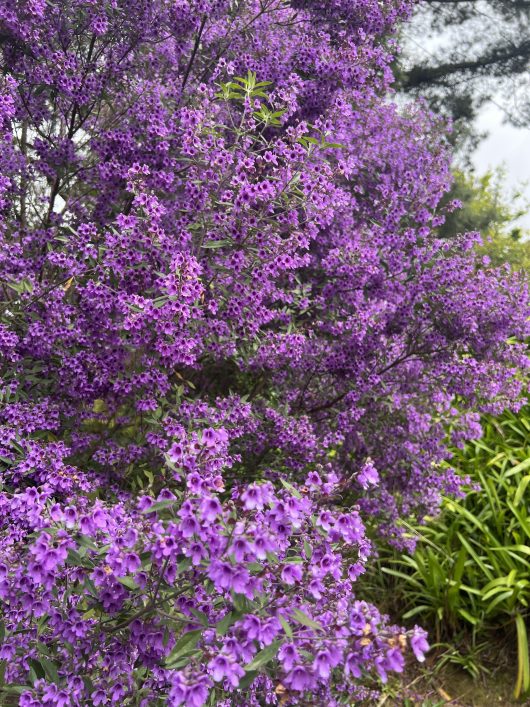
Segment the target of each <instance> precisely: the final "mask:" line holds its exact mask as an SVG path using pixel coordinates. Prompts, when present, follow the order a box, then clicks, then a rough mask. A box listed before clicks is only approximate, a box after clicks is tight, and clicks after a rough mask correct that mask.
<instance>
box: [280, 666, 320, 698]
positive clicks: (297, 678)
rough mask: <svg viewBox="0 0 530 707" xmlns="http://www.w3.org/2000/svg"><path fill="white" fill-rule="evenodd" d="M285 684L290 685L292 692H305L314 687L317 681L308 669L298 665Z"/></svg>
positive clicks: (289, 674) (287, 677)
mask: <svg viewBox="0 0 530 707" xmlns="http://www.w3.org/2000/svg"><path fill="white" fill-rule="evenodd" d="M285 682H286V683H287V685H289V687H290V688H291V690H296V691H297V692H304V690H309V689H311V688H312V687H313V685H314V684H315V679H314V677H313V675H312V674H311V672H310V671H309V669H308V668H305V667H304V666H302V665H297V666H296V667H295V668H293V669H292V670H291V671H290V672H289V673H288V675H287V676H286V678H285Z"/></svg>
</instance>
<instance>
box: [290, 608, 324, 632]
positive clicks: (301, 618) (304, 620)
mask: <svg viewBox="0 0 530 707" xmlns="http://www.w3.org/2000/svg"><path fill="white" fill-rule="evenodd" d="M293 617H294V618H295V619H296V621H298V623H300V624H302V625H303V626H307V627H308V628H314V629H315V630H317V631H323V630H324V629H323V628H322V626H321V625H320V624H318V623H317V622H316V621H313V619H310V618H309V616H307V615H306V614H304V612H303V611H300V609H293Z"/></svg>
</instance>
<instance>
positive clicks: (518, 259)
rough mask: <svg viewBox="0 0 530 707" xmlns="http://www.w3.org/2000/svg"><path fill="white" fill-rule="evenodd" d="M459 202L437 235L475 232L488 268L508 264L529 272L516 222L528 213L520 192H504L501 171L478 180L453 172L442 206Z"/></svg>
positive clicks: (526, 246) (529, 255) (528, 255)
mask: <svg viewBox="0 0 530 707" xmlns="http://www.w3.org/2000/svg"><path fill="white" fill-rule="evenodd" d="M452 201H457V202H460V204H461V206H460V208H457V209H455V210H453V211H451V210H449V211H448V213H446V217H445V222H444V223H443V225H442V226H440V229H439V232H440V234H441V236H442V237H444V238H454V237H455V236H456V235H457V234H458V233H465V232H468V231H479V232H480V234H481V235H482V238H483V244H482V245H481V246H479V247H478V250H479V252H480V253H482V254H483V255H487V256H488V258H489V261H488V263H487V264H488V265H492V266H499V265H502V264H504V263H509V265H510V266H511V268H512V269H513V270H517V271H525V272H528V271H529V270H530V241H529V240H528V234H527V233H526V231H525V229H523V228H521V227H520V226H518V225H517V219H518V218H519V217H521V216H522V215H523V214H525V213H526V212H527V210H528V204H527V203H526V202H525V199H524V197H523V196H522V194H521V193H520V192H517V191H514V192H513V193H507V192H506V187H505V175H504V173H503V171H502V170H496V171H490V172H487V173H486V174H484V175H483V176H481V177H477V176H475V175H474V174H473V173H470V172H465V171H463V170H460V169H455V171H454V181H453V184H452V186H451V190H450V191H449V192H448V193H447V194H446V195H445V196H444V198H443V199H442V205H443V206H446V205H448V204H450V203H451V202H452Z"/></svg>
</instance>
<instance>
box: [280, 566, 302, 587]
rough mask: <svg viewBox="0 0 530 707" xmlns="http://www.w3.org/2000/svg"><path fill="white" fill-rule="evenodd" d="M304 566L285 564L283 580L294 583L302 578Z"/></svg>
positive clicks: (290, 583) (286, 582)
mask: <svg viewBox="0 0 530 707" xmlns="http://www.w3.org/2000/svg"><path fill="white" fill-rule="evenodd" d="M302 575H303V571H302V567H301V566H300V565H298V564H289V565H284V566H283V569H282V580H283V581H284V582H285V584H289V585H293V584H296V583H297V582H300V581H301V580H302Z"/></svg>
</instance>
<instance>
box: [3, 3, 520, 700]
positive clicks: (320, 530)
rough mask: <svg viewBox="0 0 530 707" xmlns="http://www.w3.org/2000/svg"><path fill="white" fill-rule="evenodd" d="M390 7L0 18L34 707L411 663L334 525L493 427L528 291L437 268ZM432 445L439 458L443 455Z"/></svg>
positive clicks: (21, 549)
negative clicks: (485, 423)
mask: <svg viewBox="0 0 530 707" xmlns="http://www.w3.org/2000/svg"><path fill="white" fill-rule="evenodd" d="M411 4H412V3H411V2H403V1H398V0H393V1H388V2H384V3H382V2H377V0H329V1H328V2H326V3H323V2H313V1H312V0H292V1H290V2H289V1H287V0H150V1H149V2H142V1H141V0H105V1H101V0H98V1H95V0H69V1H68V2H66V1H65V0H5V1H4V2H2V3H1V5H0V50H1V58H0V63H1V66H2V77H1V78H0V82H1V83H0V137H1V141H2V149H1V150H0V174H1V176H0V239H1V246H0V270H1V274H0V279H1V282H2V293H1V297H2V301H1V303H0V307H1V309H0V363H1V366H2V384H1V386H2V387H1V390H0V447H1V449H0V465H1V472H0V473H1V477H0V481H1V484H2V486H1V492H0V512H1V520H0V537H1V545H0V616H1V618H2V626H3V640H2V645H1V647H0V660H3V661H5V662H4V682H5V685H6V688H5V689H6V691H7V692H12V693H13V694H14V695H15V701H17V700H18V701H19V703H20V704H21V705H25V706H26V707H30V706H31V707H36V706H37V705H57V706H58V707H63V706H66V705H105V704H128V705H142V706H143V707H146V706H147V705H160V704H169V705H180V704H185V705H190V706H192V707H200V705H203V704H206V703H207V702H208V704H226V705H235V704H241V705H259V704H282V705H287V704H301V701H302V700H305V702H304V704H317V705H324V704H325V705H333V704H339V703H347V704H352V703H355V701H356V700H359V701H360V700H362V699H364V698H366V697H367V695H368V692H367V689H366V688H365V687H363V685H366V682H365V678H366V676H367V675H369V674H370V673H373V674H377V675H379V677H380V678H382V679H383V680H386V676H387V673H388V672H389V671H393V670H398V671H399V670H401V669H402V668H403V664H404V655H405V653H406V651H407V647H408V646H410V648H411V650H412V651H413V652H414V653H415V654H416V656H417V657H418V658H419V659H420V660H421V659H422V658H423V654H424V652H425V650H426V649H427V644H426V641H425V636H424V633H423V632H422V631H421V629H415V630H414V631H412V632H404V631H402V630H401V629H399V627H394V626H390V625H388V624H387V622H386V621H385V617H382V616H381V615H380V614H379V613H378V611H377V609H376V608H375V607H373V606H371V605H369V604H367V603H365V602H362V601H359V600H358V599H357V598H356V595H355V582H356V579H357V578H358V576H359V574H360V573H362V571H363V568H364V566H365V565H366V562H367V561H369V556H370V543H369V541H368V540H367V537H366V533H365V525H366V522H367V521H369V522H370V523H371V524H372V525H374V526H377V527H378V529H379V531H380V532H381V533H384V534H386V535H388V536H390V537H392V538H394V539H395V540H399V537H398V536H399V529H398V527H397V524H396V521H397V520H398V519H399V517H400V516H401V515H403V514H409V513H416V514H418V515H419V516H421V515H422V514H424V513H426V512H428V511H431V510H432V509H433V508H435V507H436V504H437V502H438V497H439V494H440V493H441V492H446V491H449V492H454V491H456V490H457V487H458V482H457V478H456V476H454V475H452V474H451V472H449V471H448V470H447V468H446V466H441V465H439V462H440V461H441V460H442V459H443V458H444V456H445V455H446V447H447V444H448V443H449V442H450V441H452V442H455V441H456V442H458V441H459V440H461V439H464V438H465V437H466V436H467V435H469V434H471V433H473V432H475V431H476V426H477V415H476V413H471V412H469V411H470V410H471V409H472V408H473V409H475V410H478V409H488V410H491V411H495V410H498V409H502V408H503V407H505V406H506V405H508V404H515V401H516V398H517V395H518V393H519V390H520V387H521V385H522V382H521V381H522V375H521V371H522V370H523V369H524V368H525V366H526V364H527V361H526V357H525V351H524V347H523V346H522V344H519V343H517V342H519V341H522V340H523V339H524V337H525V336H526V335H527V334H528V330H527V323H526V319H527V316H528V308H527V304H526V303H527V301H528V298H527V295H526V292H525V291H524V289H523V286H522V285H521V284H519V283H518V282H517V281H516V280H515V279H514V278H513V277H510V278H508V273H507V272H505V271H502V270H493V269H488V268H487V267H484V266H483V265H482V264H481V263H477V262H475V256H474V255H473V252H472V250H471V246H472V244H473V241H474V239H475V238H474V236H470V235H467V236H461V237H458V238H456V239H454V240H452V241H442V240H440V239H439V238H438V237H437V235H436V228H437V226H439V225H440V224H441V223H442V221H443V214H442V213H440V211H439V209H438V208H437V205H438V203H439V201H440V199H441V197H442V195H443V194H444V192H445V191H446V190H447V189H448V186H449V183H450V177H449V170H448V156H447V155H446V148H445V142H444V136H443V126H441V125H440V124H439V123H438V122H437V121H436V120H435V119H434V118H433V117H432V116H430V115H429V114H426V113H424V112H423V111H422V110H421V108H419V107H409V108H407V109H406V110H401V111H400V110H398V109H397V108H396V106H395V105H393V104H392V103H390V102H389V101H388V100H386V99H385V95H386V93H387V92H388V89H389V86H390V81H391V72H390V68H389V67H390V63H391V61H392V55H391V52H392V51H394V48H393V44H392V40H391V39H390V37H391V32H392V29H393V28H394V26H395V24H396V22H398V21H399V20H401V19H404V18H406V16H407V13H408V12H409V10H410V6H411ZM447 423H451V429H452V430H454V432H453V435H454V438H453V439H452V440H447V439H446V433H445V429H446V427H447Z"/></svg>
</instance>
